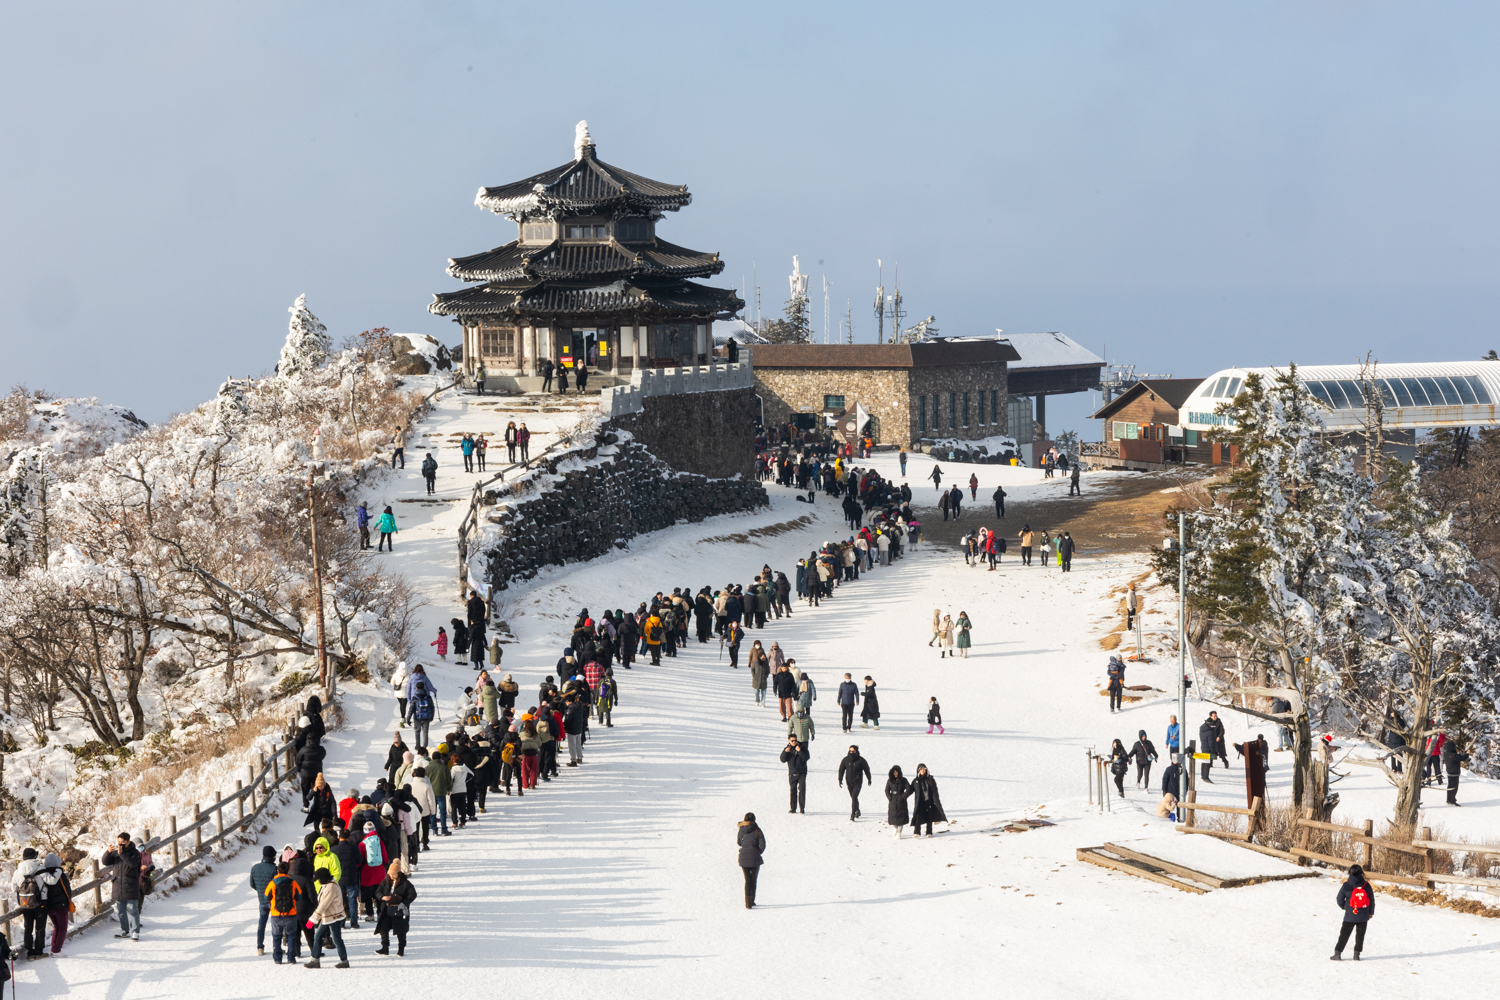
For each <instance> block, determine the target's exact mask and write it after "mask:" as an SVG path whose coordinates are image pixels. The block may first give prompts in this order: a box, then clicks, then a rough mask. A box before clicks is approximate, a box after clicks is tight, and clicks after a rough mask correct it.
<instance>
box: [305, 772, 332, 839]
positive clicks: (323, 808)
mask: <svg viewBox="0 0 1500 1000" xmlns="http://www.w3.org/2000/svg"><path fill="white" fill-rule="evenodd" d="M338 818H339V804H338V800H337V799H335V798H334V797H333V789H332V788H329V787H328V784H327V783H326V782H325V781H324V780H323V776H322V775H321V774H319V775H316V776H314V778H313V787H312V792H311V793H310V794H309V795H308V799H307V819H306V820H304V821H303V823H302V825H303V826H310V827H312V828H313V829H314V830H317V829H318V828H319V827H320V826H322V825H323V823H324V821H327V822H329V823H332V822H333V821H334V820H336V819H338Z"/></svg>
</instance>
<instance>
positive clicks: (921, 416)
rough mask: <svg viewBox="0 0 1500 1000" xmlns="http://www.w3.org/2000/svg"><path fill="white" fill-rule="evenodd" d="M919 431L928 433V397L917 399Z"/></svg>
mask: <svg viewBox="0 0 1500 1000" xmlns="http://www.w3.org/2000/svg"><path fill="white" fill-rule="evenodd" d="M917 430H919V431H921V432H923V433H924V434H925V433H926V432H927V397H926V396H918V397H917Z"/></svg>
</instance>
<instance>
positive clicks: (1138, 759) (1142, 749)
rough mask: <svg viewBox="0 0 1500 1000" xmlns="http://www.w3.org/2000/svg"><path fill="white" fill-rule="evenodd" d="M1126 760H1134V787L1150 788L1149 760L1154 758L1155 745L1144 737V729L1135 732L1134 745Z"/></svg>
mask: <svg viewBox="0 0 1500 1000" xmlns="http://www.w3.org/2000/svg"><path fill="white" fill-rule="evenodd" d="M1126 759H1127V760H1133V761H1135V787H1137V788H1144V789H1146V790H1147V791H1148V792H1149V791H1150V790H1151V762H1152V761H1154V760H1156V746H1155V745H1154V744H1153V743H1152V742H1151V741H1150V740H1149V739H1147V738H1146V731H1145V730H1144V729H1142V730H1140V731H1139V732H1138V733H1136V739H1135V746H1133V747H1131V748H1130V756H1129V757H1127V758H1126Z"/></svg>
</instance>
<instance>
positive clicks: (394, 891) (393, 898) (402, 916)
mask: <svg viewBox="0 0 1500 1000" xmlns="http://www.w3.org/2000/svg"><path fill="white" fill-rule="evenodd" d="M375 898H376V899H377V900H379V901H380V916H379V917H378V918H377V919H376V922H375V933H377V934H379V935H380V947H379V948H378V949H377V950H376V952H375V954H377V955H389V954H390V953H391V932H392V931H395V933H396V954H398V955H405V954H406V932H407V931H409V930H410V929H411V904H412V903H414V902H416V901H417V887H416V886H414V885H412V884H411V879H409V878H407V877H406V876H405V875H404V874H402V872H401V862H399V861H392V862H391V864H390V867H389V868H387V869H386V876H385V880H384V881H383V882H381V883H380V888H378V889H376V890H375Z"/></svg>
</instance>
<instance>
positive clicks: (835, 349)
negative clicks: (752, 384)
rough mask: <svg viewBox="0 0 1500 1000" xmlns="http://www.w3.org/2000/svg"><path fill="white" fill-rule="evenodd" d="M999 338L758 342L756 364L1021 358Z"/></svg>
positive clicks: (920, 363)
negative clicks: (892, 341) (832, 342)
mask: <svg viewBox="0 0 1500 1000" xmlns="http://www.w3.org/2000/svg"><path fill="white" fill-rule="evenodd" d="M1019 358H1020V355H1019V354H1017V353H1016V350H1015V348H1013V347H1011V346H1010V345H1009V344H1006V343H1002V342H1000V341H996V340H968V341H936V342H929V343H917V344H758V345H756V347H755V367H756V368H935V367H941V366H950V365H983V364H1000V363H1003V362H1010V361H1016V360H1019Z"/></svg>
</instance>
